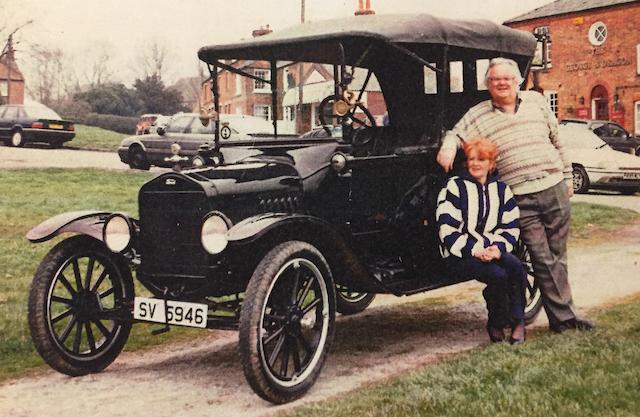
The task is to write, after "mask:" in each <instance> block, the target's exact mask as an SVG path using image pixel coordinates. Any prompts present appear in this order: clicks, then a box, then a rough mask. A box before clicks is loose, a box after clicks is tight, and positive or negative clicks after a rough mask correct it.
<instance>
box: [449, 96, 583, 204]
mask: <svg viewBox="0 0 640 417" xmlns="http://www.w3.org/2000/svg"><path fill="white" fill-rule="evenodd" d="M518 99H519V100H520V101H519V105H518V108H517V111H516V113H515V114H509V113H504V112H502V111H500V110H499V109H497V108H495V107H494V105H493V103H492V102H491V100H486V101H483V102H481V103H479V104H477V105H476V106H474V107H472V108H471V109H469V111H468V112H467V113H466V114H465V115H464V116H463V117H462V119H460V121H459V122H458V123H457V124H456V125H455V127H454V128H453V130H451V131H450V132H448V133H447V135H446V136H445V138H444V139H443V143H442V149H443V150H444V151H445V152H448V153H449V154H450V155H454V154H455V151H456V149H457V148H459V147H461V141H460V138H462V139H463V140H471V139H473V138H476V137H485V138H487V139H489V140H491V141H492V142H493V143H495V144H496V146H497V147H498V159H497V161H496V162H497V167H498V170H499V171H500V175H501V179H502V180H503V181H504V182H506V183H507V184H509V186H510V187H511V189H512V191H513V193H514V194H529V193H534V192H538V191H542V190H546V189H547V188H550V187H552V186H554V185H556V184H557V183H559V182H560V181H562V180H563V179H565V180H570V179H571V178H572V174H571V172H572V168H571V161H570V160H569V158H568V155H567V153H566V148H565V146H564V144H563V142H562V140H561V139H560V138H559V137H558V122H557V120H556V118H555V116H554V115H553V113H551V110H550V109H549V105H548V104H547V101H546V99H545V98H544V96H542V95H541V94H540V93H537V92H535V91H520V92H519V93H518Z"/></svg>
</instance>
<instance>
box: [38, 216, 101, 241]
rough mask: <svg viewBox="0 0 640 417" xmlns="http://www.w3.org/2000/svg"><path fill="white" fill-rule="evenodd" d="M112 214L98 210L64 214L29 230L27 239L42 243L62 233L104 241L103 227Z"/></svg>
mask: <svg viewBox="0 0 640 417" xmlns="http://www.w3.org/2000/svg"><path fill="white" fill-rule="evenodd" d="M110 214H111V212H107V211H96V210H84V211H71V212H68V213H62V214H59V215H57V216H55V217H51V218H49V219H47V220H45V221H43V222H42V223H40V224H39V225H37V226H36V227H34V228H33V229H31V230H29V232H27V236H26V237H27V239H29V240H30V241H31V242H33V243H40V242H45V241H47V240H49V239H51V238H53V237H55V236H57V235H59V234H62V233H66V232H76V233H80V234H83V235H88V236H91V237H93V238H95V239H98V240H100V241H102V225H103V224H104V221H105V220H106V218H107V217H108V216H109V215H110Z"/></svg>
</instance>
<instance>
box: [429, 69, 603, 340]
mask: <svg viewBox="0 0 640 417" xmlns="http://www.w3.org/2000/svg"><path fill="white" fill-rule="evenodd" d="M485 82H486V85H487V88H488V90H489V93H490V94H491V100H487V101H483V102H481V103H480V104H478V105H476V106H474V107H472V108H471V109H469V111H468V112H467V113H466V114H465V115H464V116H463V117H462V119H460V121H459V122H458V123H457V124H456V125H455V127H454V128H453V130H451V131H450V132H448V133H447V135H446V136H445V138H444V140H443V143H442V147H441V148H440V152H439V153H438V156H437V161H438V163H439V164H440V165H441V166H442V167H443V168H444V170H445V171H447V172H448V171H450V170H451V169H452V167H453V160H454V158H455V155H456V152H457V149H458V148H460V147H461V143H462V141H464V140H466V139H472V138H474V137H478V136H482V137H486V138H489V139H490V140H491V141H492V142H494V143H495V144H496V146H497V147H498V155H499V156H498V160H497V168H498V171H499V173H500V177H501V179H502V180H503V181H504V182H506V183H507V184H508V185H509V186H510V187H511V190H512V191H513V194H514V195H515V198H516V201H517V203H518V206H519V208H520V229H521V237H522V239H523V241H524V242H525V244H526V245H527V248H528V249H529V253H530V254H531V259H532V262H533V268H534V271H535V275H536V278H537V281H538V284H539V286H540V289H541V291H542V300H543V305H544V308H545V311H546V313H547V317H548V318H549V327H550V329H551V330H553V331H555V332H558V333H561V332H564V331H565V330H568V329H577V330H591V329H593V328H594V327H595V324H594V323H593V322H591V321H589V320H585V319H581V318H578V317H577V315H576V312H575V308H574V306H573V301H572V296H571V287H570V286H569V280H568V272H567V238H568V234H569V221H570V215H571V206H570V202H569V198H570V197H571V196H572V195H573V184H572V173H571V172H572V168H571V162H570V161H569V159H568V158H567V155H566V152H565V148H564V146H563V143H562V141H561V140H560V138H559V137H558V122H557V120H556V118H555V116H554V115H553V114H552V113H551V111H550V109H549V106H548V104H547V102H546V100H545V98H544V97H543V96H542V95H541V94H539V93H537V92H534V91H518V85H520V84H521V83H522V75H521V74H520V70H519V68H518V65H517V63H516V62H515V61H513V60H510V59H505V58H495V59H493V60H491V62H490V63H489V68H488V69H487V73H486V75H485Z"/></svg>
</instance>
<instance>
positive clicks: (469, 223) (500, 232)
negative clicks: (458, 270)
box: [436, 173, 520, 258]
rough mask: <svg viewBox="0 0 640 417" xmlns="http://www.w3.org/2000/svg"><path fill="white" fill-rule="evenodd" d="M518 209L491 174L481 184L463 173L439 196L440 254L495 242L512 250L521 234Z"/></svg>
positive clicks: (459, 253)
mask: <svg viewBox="0 0 640 417" xmlns="http://www.w3.org/2000/svg"><path fill="white" fill-rule="evenodd" d="M519 217H520V211H519V210H518V206H517V205H516V200H515V199H514V198H513V194H512V193H511V189H510V188H509V186H508V185H507V184H505V183H504V182H502V181H499V180H498V179H497V175H495V174H494V175H492V174H490V175H489V177H488V178H487V181H486V183H485V184H484V185H482V184H480V183H479V182H477V181H476V180H475V179H474V178H473V177H471V175H469V174H468V173H465V174H463V175H461V176H455V177H452V178H451V179H449V181H448V182H447V186H446V187H445V188H443V189H442V191H440V194H439V195H438V208H437V210H436V220H437V223H438V235H439V237H440V242H441V248H442V256H443V257H448V256H449V255H453V256H457V257H459V258H462V257H469V256H472V255H473V253H475V251H477V250H480V249H483V248H486V247H489V246H491V245H496V246H497V247H498V248H499V249H500V251H501V252H503V253H505V252H511V251H513V248H514V247H515V245H516V242H517V241H518V238H519V237H520V229H519V221H518V218H519Z"/></svg>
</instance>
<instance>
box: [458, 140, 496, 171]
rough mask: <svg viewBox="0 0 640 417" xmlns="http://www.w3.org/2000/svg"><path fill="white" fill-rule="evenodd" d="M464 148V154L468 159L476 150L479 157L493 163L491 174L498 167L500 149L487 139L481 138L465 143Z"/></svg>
mask: <svg viewBox="0 0 640 417" xmlns="http://www.w3.org/2000/svg"><path fill="white" fill-rule="evenodd" d="M462 148H463V149H464V154H465V155H467V158H468V157H469V154H470V153H471V151H473V150H475V151H476V152H477V153H478V157H480V158H482V159H488V160H489V161H491V169H490V172H491V171H493V169H494V168H495V166H496V158H497V157H498V148H497V147H496V145H495V143H493V142H491V141H490V140H489V139H487V138H482V137H480V138H475V139H471V140H470V141H468V142H465V143H464V145H463V147H462Z"/></svg>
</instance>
